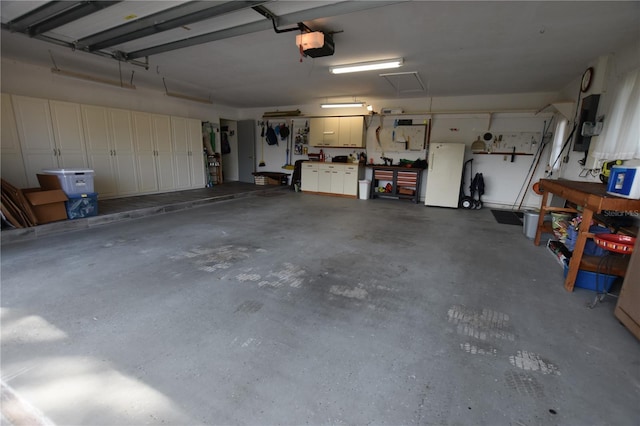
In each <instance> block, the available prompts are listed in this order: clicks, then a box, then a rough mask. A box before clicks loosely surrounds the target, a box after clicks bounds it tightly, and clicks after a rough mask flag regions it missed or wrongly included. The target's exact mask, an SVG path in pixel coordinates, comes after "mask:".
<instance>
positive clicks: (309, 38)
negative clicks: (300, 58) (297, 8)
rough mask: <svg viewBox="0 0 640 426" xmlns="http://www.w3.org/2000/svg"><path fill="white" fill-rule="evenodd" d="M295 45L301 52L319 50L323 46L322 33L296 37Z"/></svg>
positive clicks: (316, 32) (317, 32)
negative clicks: (299, 47) (300, 48)
mask: <svg viewBox="0 0 640 426" xmlns="http://www.w3.org/2000/svg"><path fill="white" fill-rule="evenodd" d="M296 45H297V46H301V47H302V49H303V50H307V49H319V48H321V47H322V46H324V33H322V32H320V31H314V32H311V33H302V34H298V35H297V36H296Z"/></svg>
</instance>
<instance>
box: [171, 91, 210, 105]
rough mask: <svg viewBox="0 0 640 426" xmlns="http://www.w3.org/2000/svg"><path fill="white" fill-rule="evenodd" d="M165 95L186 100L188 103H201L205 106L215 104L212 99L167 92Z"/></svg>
mask: <svg viewBox="0 0 640 426" xmlns="http://www.w3.org/2000/svg"><path fill="white" fill-rule="evenodd" d="M165 94H166V95H167V96H170V97H172V98H179V99H185V100H187V101H193V102H200V103H203V104H213V102H211V100H210V99H204V98H198V97H195V96H188V95H182V94H180V93H172V92H165Z"/></svg>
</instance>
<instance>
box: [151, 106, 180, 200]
mask: <svg viewBox="0 0 640 426" xmlns="http://www.w3.org/2000/svg"><path fill="white" fill-rule="evenodd" d="M151 121H152V123H153V143H154V146H155V149H156V175H157V177H158V189H159V190H160V191H161V192H162V191H168V190H171V189H173V188H175V175H174V172H173V170H174V168H173V150H172V149H171V118H170V117H169V116H168V115H160V114H152V115H151Z"/></svg>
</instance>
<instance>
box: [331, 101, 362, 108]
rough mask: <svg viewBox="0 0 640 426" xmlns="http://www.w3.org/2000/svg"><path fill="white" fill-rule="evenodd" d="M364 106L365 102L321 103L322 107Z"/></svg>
mask: <svg viewBox="0 0 640 426" xmlns="http://www.w3.org/2000/svg"><path fill="white" fill-rule="evenodd" d="M363 106H364V102H339V103H331V104H320V107H321V108H358V107H363Z"/></svg>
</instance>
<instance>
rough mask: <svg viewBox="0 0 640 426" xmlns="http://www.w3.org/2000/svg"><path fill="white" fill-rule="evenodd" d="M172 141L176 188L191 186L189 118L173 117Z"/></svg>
mask: <svg viewBox="0 0 640 426" xmlns="http://www.w3.org/2000/svg"><path fill="white" fill-rule="evenodd" d="M171 143H172V146H173V167H174V177H175V187H176V189H187V188H191V170H190V167H189V151H190V150H191V141H190V140H189V130H188V128H187V119H186V118H182V117H171Z"/></svg>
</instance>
